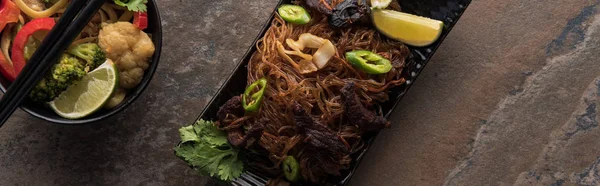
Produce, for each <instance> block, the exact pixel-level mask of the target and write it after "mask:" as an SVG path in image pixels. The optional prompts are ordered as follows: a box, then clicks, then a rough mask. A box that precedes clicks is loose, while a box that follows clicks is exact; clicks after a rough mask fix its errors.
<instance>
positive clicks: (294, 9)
mask: <svg viewBox="0 0 600 186" xmlns="http://www.w3.org/2000/svg"><path fill="white" fill-rule="evenodd" d="M277 12H279V16H281V18H283V20H285V21H286V22H290V23H294V24H299V25H302V24H306V23H308V22H310V14H308V12H307V11H306V10H305V9H304V8H302V7H301V6H298V5H281V6H280V7H279V9H277Z"/></svg>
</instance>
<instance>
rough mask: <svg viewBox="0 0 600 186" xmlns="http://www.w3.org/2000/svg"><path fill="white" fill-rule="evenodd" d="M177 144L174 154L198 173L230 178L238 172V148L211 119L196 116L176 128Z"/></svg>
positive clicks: (241, 167) (233, 177)
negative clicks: (187, 124)
mask: <svg viewBox="0 0 600 186" xmlns="http://www.w3.org/2000/svg"><path fill="white" fill-rule="evenodd" d="M179 134H180V137H181V144H180V145H178V146H177V147H175V154H176V155H177V156H178V157H179V158H181V159H182V160H184V161H185V162H187V163H188V164H189V165H190V166H191V167H192V168H194V169H196V170H197V171H198V172H199V173H200V174H201V175H205V176H212V177H215V178H218V179H220V180H223V181H227V182H229V181H232V180H233V179H235V178H238V177H240V176H241V175H242V172H243V170H244V164H243V162H242V160H241V158H240V157H239V156H240V152H239V150H238V149H235V148H234V147H232V146H231V145H230V144H229V143H228V142H227V134H226V133H225V132H223V131H220V130H219V129H217V127H215V126H214V125H213V122H210V121H204V120H199V121H197V122H196V123H195V124H194V125H190V126H187V127H183V128H180V129H179Z"/></svg>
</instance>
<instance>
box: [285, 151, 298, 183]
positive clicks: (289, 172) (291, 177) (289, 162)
mask: <svg viewBox="0 0 600 186" xmlns="http://www.w3.org/2000/svg"><path fill="white" fill-rule="evenodd" d="M281 169H283V174H284V175H285V178H286V179H287V180H288V181H291V182H296V181H298V180H299V179H300V165H299V164H298V161H296V158H294V157H293V156H287V157H285V159H284V160H283V163H282V164H281Z"/></svg>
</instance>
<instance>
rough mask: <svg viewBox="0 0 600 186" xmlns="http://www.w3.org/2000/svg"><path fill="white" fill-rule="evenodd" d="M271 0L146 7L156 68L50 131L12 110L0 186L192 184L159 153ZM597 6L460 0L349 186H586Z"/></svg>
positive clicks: (592, 147)
mask: <svg viewBox="0 0 600 186" xmlns="http://www.w3.org/2000/svg"><path fill="white" fill-rule="evenodd" d="M276 3H277V2H276V0H269V1H259V0H250V1H234V0H225V1H206V0H196V1H191V0H163V1H160V2H159V5H160V8H161V9H162V12H161V13H162V15H163V19H164V20H163V25H164V27H165V33H164V35H165V39H164V46H163V47H164V48H163V53H162V56H163V57H162V60H161V64H160V67H159V71H158V72H157V74H156V75H155V78H154V80H153V81H152V83H151V85H150V87H149V89H148V90H147V92H146V93H145V94H143V95H142V96H141V97H140V99H139V100H138V101H137V102H136V103H134V104H133V105H132V106H131V107H129V108H128V109H127V110H125V111H124V112H123V113H121V114H119V115H117V116H115V117H113V118H111V119H109V120H107V121H104V122H101V123H96V124H92V125H86V126H60V125H53V124H49V123H45V122H42V121H41V120H38V119H35V118H33V117H32V116H29V115H27V114H25V113H24V112H21V111H18V112H17V113H15V115H14V116H13V117H12V118H11V119H10V121H9V123H7V124H6V125H5V126H4V127H3V128H2V129H0V185H205V184H207V181H208V179H207V178H206V177H200V176H197V175H196V174H195V173H194V172H193V171H191V170H190V169H189V168H188V167H186V166H185V165H184V163H182V162H181V161H179V160H178V159H177V158H176V157H175V156H174V155H173V152H172V148H173V146H174V145H175V143H177V141H178V134H177V129H178V128H179V127H181V126H183V125H187V124H190V123H191V122H193V121H194V119H195V118H196V116H197V115H198V114H199V113H200V112H201V110H202V109H203V108H204V106H205V105H206V103H207V101H208V100H209V99H210V98H211V96H212V95H214V93H216V89H217V88H218V87H219V86H220V85H221V84H222V83H223V78H225V77H226V76H227V74H228V73H229V72H230V71H231V70H232V69H233V67H234V65H235V63H236V62H237V61H238V60H239V58H241V57H242V55H243V52H244V51H245V50H246V49H247V47H249V46H250V45H251V44H252V43H251V42H252V40H253V39H254V37H255V36H256V34H257V33H258V30H259V28H260V27H261V26H262V24H263V23H264V21H265V20H266V19H267V18H268V17H269V15H270V13H271V11H272V10H273V8H274V6H275V4H276ZM599 3H600V1H597V0H556V1H552V2H547V1H535V0H533V1H522V0H504V1H494V0H473V3H472V4H471V5H470V7H469V9H468V10H467V12H465V14H464V15H463V17H462V18H461V20H460V21H459V23H458V24H457V26H456V27H455V29H454V30H453V31H452V33H451V34H450V35H449V36H448V38H447V39H446V41H445V42H444V44H443V45H442V47H441V48H440V49H439V50H438V52H437V53H436V55H435V56H434V58H433V59H432V61H431V62H430V64H429V65H428V66H427V68H425V70H424V72H423V74H421V76H420V77H419V80H418V81H417V82H416V83H415V85H414V86H413V88H411V90H410V91H409V93H408V95H407V96H405V98H404V99H403V101H402V102H401V104H400V106H399V107H398V109H397V110H396V111H395V114H394V116H393V117H392V118H391V121H392V122H393V126H392V128H391V129H389V130H386V131H383V132H382V133H381V135H380V136H379V137H378V138H377V140H376V142H375V145H374V146H373V148H372V149H371V150H370V152H369V153H368V154H367V156H366V158H365V160H364V162H363V163H361V165H360V167H359V169H358V172H357V173H356V176H355V177H354V178H353V180H352V181H351V185H575V184H578V185H599V184H600V175H599V173H598V172H599V171H600V169H599V168H598V167H600V140H598V139H599V137H600V129H598V119H597V117H598V116H597V115H598V114H597V112H598V106H599V104H600V63H599V60H598V59H600V44H599V43H600V10H599V8H600V7H599V5H598V4H599Z"/></svg>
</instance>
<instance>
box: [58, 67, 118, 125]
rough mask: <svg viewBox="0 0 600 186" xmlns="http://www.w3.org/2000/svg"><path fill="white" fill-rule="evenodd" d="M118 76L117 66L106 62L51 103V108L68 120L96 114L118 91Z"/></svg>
mask: <svg viewBox="0 0 600 186" xmlns="http://www.w3.org/2000/svg"><path fill="white" fill-rule="evenodd" d="M118 74H119V73H118V72H117V67H116V66H115V64H114V63H113V62H112V61H110V60H106V62H104V64H102V65H100V66H99V67H98V68H97V69H96V70H94V71H92V72H90V73H88V74H86V75H85V76H84V77H83V78H82V79H81V80H79V81H77V82H75V83H74V84H73V85H71V86H69V88H67V90H65V91H64V92H62V93H61V94H60V95H59V96H58V97H56V98H55V99H54V100H53V101H51V102H50V103H49V104H50V108H52V110H54V112H56V113H57V114H58V115H60V116H62V117H64V118H67V119H79V118H83V117H86V116H88V115H90V114H92V113H94V112H95V111H97V110H98V109H100V108H102V106H103V105H104V104H105V103H106V102H107V101H108V100H109V99H110V98H111V95H112V94H113V92H114V91H115V90H116V88H117V84H118V82H119V75H118Z"/></svg>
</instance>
